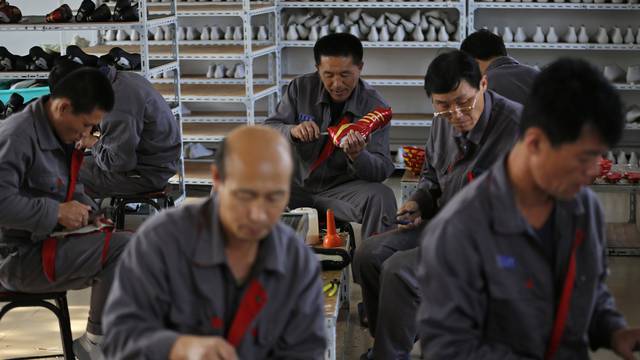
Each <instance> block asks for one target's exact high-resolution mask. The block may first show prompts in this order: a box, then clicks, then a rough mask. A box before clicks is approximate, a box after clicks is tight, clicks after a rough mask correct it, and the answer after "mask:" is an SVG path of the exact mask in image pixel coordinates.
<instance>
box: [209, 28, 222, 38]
mask: <svg viewBox="0 0 640 360" xmlns="http://www.w3.org/2000/svg"><path fill="white" fill-rule="evenodd" d="M209 40H220V29H219V28H218V27H217V26H216V25H213V26H212V27H211V28H210V29H209Z"/></svg>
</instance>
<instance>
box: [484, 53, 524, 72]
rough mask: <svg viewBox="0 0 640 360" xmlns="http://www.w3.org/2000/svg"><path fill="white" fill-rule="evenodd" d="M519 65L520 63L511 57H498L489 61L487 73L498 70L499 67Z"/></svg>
mask: <svg viewBox="0 0 640 360" xmlns="http://www.w3.org/2000/svg"><path fill="white" fill-rule="evenodd" d="M519 64H520V63H519V62H518V60H516V59H514V58H512V57H511V56H500V57H497V58H495V59H493V61H491V63H490V64H489V66H487V72H489V71H490V70H493V69H495V68H498V67H500V66H504V65H519Z"/></svg>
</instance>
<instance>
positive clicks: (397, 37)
mask: <svg viewBox="0 0 640 360" xmlns="http://www.w3.org/2000/svg"><path fill="white" fill-rule="evenodd" d="M406 35H407V33H406V32H405V31H404V26H398V27H397V28H396V32H395V33H394V34H393V41H396V42H402V41H404V38H405V36H406Z"/></svg>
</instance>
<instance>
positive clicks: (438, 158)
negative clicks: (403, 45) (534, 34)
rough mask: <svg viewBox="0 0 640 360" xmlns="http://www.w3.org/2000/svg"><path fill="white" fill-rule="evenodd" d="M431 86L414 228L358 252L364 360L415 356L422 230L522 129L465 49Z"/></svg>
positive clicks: (450, 56)
mask: <svg viewBox="0 0 640 360" xmlns="http://www.w3.org/2000/svg"><path fill="white" fill-rule="evenodd" d="M425 90H426V92H427V96H429V97H431V98H432V101H433V106H434V108H435V110H436V111H437V112H436V113H435V114H434V115H435V117H434V121H433V126H432V127H431V131H430V132H429V137H428V139H427V145H426V159H425V163H424V166H423V168H422V173H421V176H420V183H419V186H418V191H417V192H416V193H415V194H414V195H413V196H412V197H411V199H410V200H409V201H407V202H406V203H405V204H403V205H402V207H401V208H400V212H399V215H400V216H399V220H400V221H405V222H406V223H407V224H408V225H407V226H405V227H404V228H401V229H398V230H396V231H391V232H388V233H385V234H381V235H378V236H374V237H372V238H371V239H369V240H367V241H366V242H365V243H364V244H363V245H362V246H360V247H358V248H357V249H356V256H355V259H354V270H355V271H356V272H357V273H358V274H359V276H360V279H361V283H360V284H361V286H362V295H363V301H364V308H365V311H366V314H367V318H368V321H369V331H370V333H371V335H372V336H374V337H375V343H374V346H373V349H372V351H370V352H369V354H368V355H366V356H363V359H365V358H374V359H408V357H409V353H410V351H411V348H412V346H413V343H414V340H415V337H416V324H415V316H416V313H417V309H418V304H419V302H420V296H419V294H418V291H417V283H416V278H415V269H416V267H417V257H418V245H419V241H418V238H419V236H418V235H419V233H420V231H421V230H422V229H423V228H424V227H425V225H426V222H427V220H428V219H430V218H431V217H432V216H433V215H434V214H435V212H436V211H437V210H438V209H439V208H440V207H442V206H443V205H444V204H445V203H446V202H447V201H449V200H450V199H451V198H452V197H453V195H455V194H456V193H457V192H458V191H460V189H462V188H463V187H464V186H465V185H467V184H468V183H469V182H470V181H471V180H473V178H475V177H476V176H478V175H479V174H481V173H482V172H484V171H485V170H487V169H489V167H490V166H491V165H492V164H493V163H494V162H495V161H496V160H497V159H499V158H500V157H501V156H502V155H504V154H505V153H507V151H509V149H510V148H511V146H512V145H513V143H514V142H515V141H516V138H517V134H518V119H519V117H520V112H521V109H522V106H521V105H520V104H518V103H515V102H513V101H510V100H508V99H506V98H504V97H502V96H500V95H498V94H496V93H495V92H493V91H491V90H487V80H486V78H485V77H483V76H482V75H481V73H480V69H479V68H478V64H477V63H476V62H475V61H474V59H473V58H471V57H470V56H469V55H467V54H465V53H463V52H461V51H457V50H456V51H452V52H449V53H445V54H442V55H440V56H438V57H437V58H435V59H434V60H433V62H432V63H431V64H430V65H429V68H428V70H427V74H426V76H425Z"/></svg>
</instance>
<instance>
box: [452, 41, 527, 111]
mask: <svg viewBox="0 0 640 360" xmlns="http://www.w3.org/2000/svg"><path fill="white" fill-rule="evenodd" d="M460 50H462V51H464V52H466V53H467V54H469V55H471V56H473V57H474V58H475V59H476V61H477V62H478V65H480V71H481V72H482V74H484V75H486V76H487V80H488V82H489V85H488V86H489V89H490V90H493V91H495V92H497V93H498V94H500V95H502V96H504V97H506V98H507V99H511V100H513V101H515V102H519V103H520V104H524V101H525V100H526V99H527V96H528V95H529V91H530V90H531V85H532V84H533V81H534V80H535V78H536V76H537V75H538V73H539V71H538V70H537V69H535V68H533V67H531V66H528V65H524V64H520V63H519V62H518V61H517V60H516V59H514V58H512V57H511V56H508V55H507V49H506V48H505V46H504V42H503V41H502V37H500V36H498V35H496V34H494V33H492V32H491V31H489V30H486V29H481V30H478V31H476V32H474V33H473V34H471V35H469V36H467V37H466V38H465V39H464V41H462V44H461V45H460Z"/></svg>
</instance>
